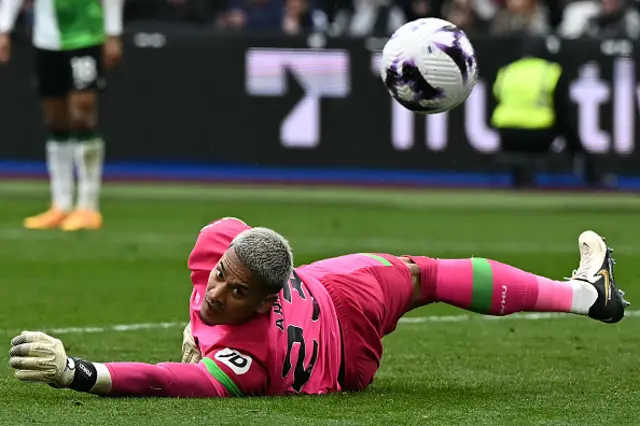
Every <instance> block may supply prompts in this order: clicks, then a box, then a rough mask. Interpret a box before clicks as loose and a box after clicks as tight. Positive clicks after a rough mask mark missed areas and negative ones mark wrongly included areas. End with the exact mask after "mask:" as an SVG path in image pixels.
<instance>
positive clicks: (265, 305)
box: [258, 293, 278, 314]
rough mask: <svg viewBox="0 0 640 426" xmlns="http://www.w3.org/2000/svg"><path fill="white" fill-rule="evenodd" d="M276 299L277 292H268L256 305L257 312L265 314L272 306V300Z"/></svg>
mask: <svg viewBox="0 0 640 426" xmlns="http://www.w3.org/2000/svg"><path fill="white" fill-rule="evenodd" d="M276 300H278V294H277V293H276V294H269V295H267V296H265V298H264V299H262V301H261V302H260V304H259V305H258V313H259V314H266V313H267V312H269V311H270V310H271V308H272V307H273V304H274V302H275V301H276Z"/></svg>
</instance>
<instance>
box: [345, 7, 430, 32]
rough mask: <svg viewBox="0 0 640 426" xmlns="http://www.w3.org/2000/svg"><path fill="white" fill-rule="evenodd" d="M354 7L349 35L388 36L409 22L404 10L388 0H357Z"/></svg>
mask: <svg viewBox="0 0 640 426" xmlns="http://www.w3.org/2000/svg"><path fill="white" fill-rule="evenodd" d="M418 1H421V2H424V3H426V0H418ZM425 7H426V6H425ZM354 8H355V13H354V14H353V18H352V19H351V25H350V27H349V35H352V36H354V37H363V36H369V35H376V36H387V35H389V34H391V33H393V32H394V31H395V30H397V29H398V28H400V27H401V26H402V25H403V24H404V23H405V22H407V20H406V19H405V16H404V14H403V13H402V10H401V9H400V8H399V7H398V6H397V5H395V4H393V3H392V2H390V1H388V0H355V2H354ZM425 10H428V9H425Z"/></svg>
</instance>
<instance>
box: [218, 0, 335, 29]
mask: <svg viewBox="0 0 640 426" xmlns="http://www.w3.org/2000/svg"><path fill="white" fill-rule="evenodd" d="M222 25H223V27H224V28H228V29H233V30H244V29H247V30H250V31H269V32H271V31H274V32H284V33H285V34H287V35H298V34H301V33H305V32H310V31H318V30H325V29H326V27H327V18H326V16H325V14H324V13H323V12H322V11H320V10H318V9H316V8H315V7H313V6H312V5H310V3H309V0H231V4H230V7H229V10H228V11H227V13H226V14H225V18H224V20H223V23H222Z"/></svg>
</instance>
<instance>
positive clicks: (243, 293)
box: [200, 250, 277, 325]
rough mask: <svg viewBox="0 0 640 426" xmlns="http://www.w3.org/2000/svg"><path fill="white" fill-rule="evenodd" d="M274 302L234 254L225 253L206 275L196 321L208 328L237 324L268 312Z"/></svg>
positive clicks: (262, 284)
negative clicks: (198, 318)
mask: <svg viewBox="0 0 640 426" xmlns="http://www.w3.org/2000/svg"><path fill="white" fill-rule="evenodd" d="M276 299H277V295H275V294H269V293H268V292H267V289H266V286H265V285H264V283H263V282H262V281H261V280H260V279H257V278H256V277H254V276H252V274H251V272H250V271H249V270H248V269H247V268H246V267H245V266H244V265H243V264H242V262H240V260H239V259H238V257H237V256H236V254H235V252H234V251H233V250H227V252H226V253H225V254H224V256H222V259H220V262H219V263H218V265H216V267H215V268H214V269H213V271H211V274H210V275H209V281H208V283H207V290H206V294H205V297H204V300H203V301H202V306H201V307H200V318H201V319H202V322H204V323H205V324H208V325H222V324H226V325H232V324H241V323H243V322H247V321H249V320H251V319H253V318H254V317H255V316H256V315H260V314H263V313H266V312H269V310H270V309H271V306H272V303H273V302H274V301H275V300H276Z"/></svg>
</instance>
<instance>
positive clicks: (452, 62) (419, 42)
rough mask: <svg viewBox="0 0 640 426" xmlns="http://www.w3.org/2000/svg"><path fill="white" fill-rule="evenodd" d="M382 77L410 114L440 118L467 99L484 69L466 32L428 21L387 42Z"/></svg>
mask: <svg viewBox="0 0 640 426" xmlns="http://www.w3.org/2000/svg"><path fill="white" fill-rule="evenodd" d="M380 76H381V77H382V81H383V82H384V84H385V86H386V87H387V90H388V91H389V93H390V94H391V96H393V97H394V98H395V99H396V100H397V101H398V102H399V103H400V104H402V105H403V106H404V107H405V108H407V109H409V110H411V111H413V112H415V113H418V114H437V113H441V112H445V111H449V110H451V109H453V108H455V107H457V106H458V105H460V104H461V103H462V102H464V101H465V100H466V99H467V97H468V96H469V94H470V93H471V90H472V89H473V87H474V86H475V84H476V80H477V78H478V65H477V62H476V57H475V53H474V50H473V46H472V44H471V42H470V41H469V39H468V38H467V35H466V34H465V33H464V31H462V30H461V29H459V28H458V27H456V26H455V25H453V24H452V23H451V22H448V21H445V20H444V19H438V18H422V19H417V20H415V21H411V22H408V23H406V24H404V25H403V26H402V27H400V28H398V30H397V31H396V32H395V33H393V35H392V36H391V38H390V39H389V40H388V41H387V43H386V44H385V46H384V49H383V51H382V60H381V62H380Z"/></svg>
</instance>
